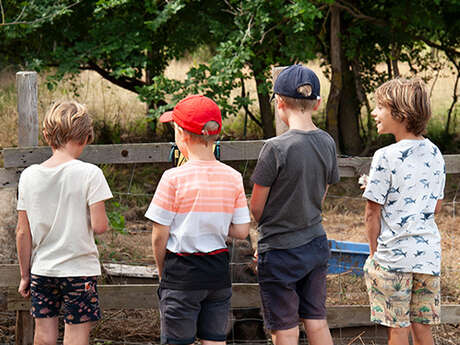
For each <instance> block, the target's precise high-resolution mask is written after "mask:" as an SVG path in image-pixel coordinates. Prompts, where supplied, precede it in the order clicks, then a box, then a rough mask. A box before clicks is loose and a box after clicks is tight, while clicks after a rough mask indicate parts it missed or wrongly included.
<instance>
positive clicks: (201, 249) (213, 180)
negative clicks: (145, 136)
mask: <svg viewBox="0 0 460 345" xmlns="http://www.w3.org/2000/svg"><path fill="white" fill-rule="evenodd" d="M171 121H172V122H174V130H175V141H176V144H177V146H178V148H179V150H180V151H181V152H182V154H183V155H184V156H185V158H186V159H187V162H186V163H185V164H184V165H181V166H179V167H176V168H172V169H169V170H167V171H166V172H165V173H164V174H163V176H162V177H161V180H160V182H159V184H158V187H157V189H156V191H155V195H154V197H153V200H152V202H151V204H150V206H149V208H148V210H147V212H146V214H145V216H146V217H147V218H149V219H150V220H152V221H153V222H154V223H153V230H152V248H153V255H154V258H155V261H156V263H157V266H158V274H159V277H160V287H159V289H158V296H159V298H160V319H161V343H162V344H192V343H193V342H194V341H195V336H197V337H198V338H199V339H201V342H202V344H225V339H226V328H227V321H228V312H229V310H230V298H231V295H232V290H231V286H232V284H231V280H230V272H229V255H228V249H227V246H226V243H225V241H226V239H227V236H231V237H234V238H239V239H244V238H246V237H247V236H248V232H249V222H250V217H249V210H248V207H247V201H246V196H245V192H244V188H243V179H242V176H241V174H240V173H239V172H237V171H236V170H234V169H232V168H231V167H229V166H227V165H225V164H223V163H221V162H219V161H217V160H216V158H215V156H214V153H213V143H214V141H215V140H216V139H217V136H218V134H219V133H220V131H221V128H222V118H221V114H220V110H219V107H218V106H217V104H216V103H215V102H214V101H212V100H211V99H209V98H207V97H204V96H200V95H193V96H189V97H187V98H185V99H183V100H181V101H180V102H179V103H177V105H176V106H175V107H174V110H173V111H170V112H167V113H165V114H163V115H162V116H161V117H160V122H171Z"/></svg>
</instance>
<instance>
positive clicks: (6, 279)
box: [0, 72, 460, 345]
mask: <svg viewBox="0 0 460 345" xmlns="http://www.w3.org/2000/svg"><path fill="white" fill-rule="evenodd" d="M36 82H37V78H36V75H35V74H34V73H33V72H21V73H18V74H17V84H18V93H19V95H18V113H19V139H20V140H19V147H18V148H5V149H3V160H4V168H2V169H0V191H1V190H2V189H14V188H15V187H16V186H17V183H18V180H19V175H20V172H21V171H22V169H23V168H25V167H27V166H30V165H31V164H36V163H40V162H42V161H43V160H45V159H47V158H48V157H49V156H50V155H51V150H50V148H48V147H38V146H36V145H37V144H38V115H37V105H36V102H37V96H36V93H37V86H36ZM263 143H264V141H263V140H256V141H224V142H221V144H220V145H221V160H222V161H247V160H255V159H257V157H258V155H259V151H260V149H261V148H262V146H263ZM171 145H172V143H148V144H122V145H90V146H87V147H86V149H85V151H84V152H83V154H82V156H81V159H82V160H84V161H87V162H91V163H94V164H102V163H104V164H133V163H161V162H167V161H168V157H169V152H170V149H171ZM444 159H445V161H446V171H447V173H460V155H445V156H444ZM370 162H371V158H369V157H349V158H339V159H338V164H339V170H340V176H341V177H357V176H359V175H361V174H362V173H367V172H368V170H369V166H370ZM0 197H1V194H0ZM15 206H16V205H11V212H14V210H15ZM19 277H20V275H19V270H18V266H17V265H0V310H10V311H16V312H17V322H16V344H27V345H28V344H32V343H33V321H32V319H31V317H30V315H29V313H28V309H29V301H28V300H25V299H23V298H22V297H21V296H20V295H19V294H18V293H17V286H18V283H19ZM155 288H157V285H155V284H151V285H101V286H100V287H99V291H100V298H101V305H102V307H103V308H105V309H124V308H126V309H136V308H139V309H146V308H158V300H157V296H156V294H155V293H154V289H155ZM259 306H260V299H259V292H258V285H257V284H233V297H232V307H234V308H247V307H259ZM441 315H442V322H443V323H454V324H458V323H460V305H443V306H442V314H441ZM328 322H329V326H330V327H331V328H339V327H353V326H365V325H371V323H370V321H369V306H330V307H328Z"/></svg>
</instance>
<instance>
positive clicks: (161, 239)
mask: <svg viewBox="0 0 460 345" xmlns="http://www.w3.org/2000/svg"><path fill="white" fill-rule="evenodd" d="M169 229H170V227H169V226H166V225H161V224H159V223H156V222H153V227H152V250H153V257H154V259H155V262H156V264H157V268H158V277H159V278H160V280H161V276H162V274H163V269H164V263H165V256H166V244H167V243H168V238H169Z"/></svg>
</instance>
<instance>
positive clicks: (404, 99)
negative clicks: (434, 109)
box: [375, 78, 431, 135]
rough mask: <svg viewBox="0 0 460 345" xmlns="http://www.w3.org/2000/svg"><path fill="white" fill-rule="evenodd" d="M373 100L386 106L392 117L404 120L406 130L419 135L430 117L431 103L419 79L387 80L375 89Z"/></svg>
mask: <svg viewBox="0 0 460 345" xmlns="http://www.w3.org/2000/svg"><path fill="white" fill-rule="evenodd" d="M375 101H376V102H377V104H379V105H381V106H385V107H388V108H389V109H390V113H391V116H392V117H393V118H394V119H396V120H398V121H400V122H403V121H404V120H405V121H406V130H407V131H408V132H410V133H413V134H415V135H421V134H422V133H423V132H424V131H425V128H426V124H427V123H428V120H429V119H430V117H431V105H430V99H429V97H428V94H427V90H426V85H425V83H424V82H423V81H422V80H421V79H419V78H414V79H404V78H397V79H392V80H389V81H387V82H386V83H384V84H382V85H381V86H379V88H378V89H377V90H376V91H375Z"/></svg>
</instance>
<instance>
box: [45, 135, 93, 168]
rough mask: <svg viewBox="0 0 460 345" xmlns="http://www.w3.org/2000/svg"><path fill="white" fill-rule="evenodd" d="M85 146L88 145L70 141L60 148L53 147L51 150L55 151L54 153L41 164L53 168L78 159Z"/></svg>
mask: <svg viewBox="0 0 460 345" xmlns="http://www.w3.org/2000/svg"><path fill="white" fill-rule="evenodd" d="M85 146H86V145H82V144H78V143H75V142H71V141H69V142H68V143H66V144H65V145H64V146H62V147H60V148H58V149H55V148H51V150H52V151H53V155H52V156H51V157H50V158H49V159H47V160H46V161H44V162H43V163H42V164H41V165H43V166H45V167H48V168H53V167H56V166H58V165H61V164H63V163H66V162H69V161H71V160H74V159H77V158H78V157H80V155H81V153H82V152H83V149H84V148H85Z"/></svg>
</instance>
